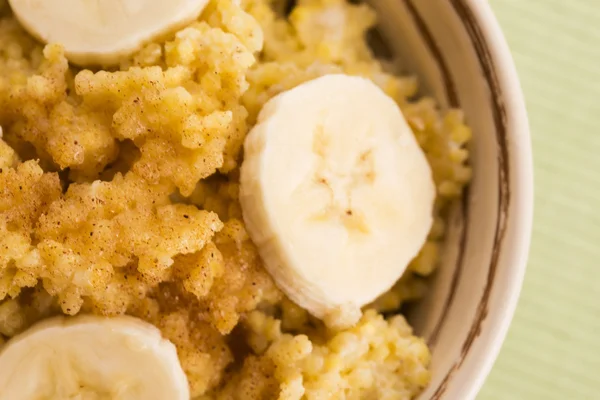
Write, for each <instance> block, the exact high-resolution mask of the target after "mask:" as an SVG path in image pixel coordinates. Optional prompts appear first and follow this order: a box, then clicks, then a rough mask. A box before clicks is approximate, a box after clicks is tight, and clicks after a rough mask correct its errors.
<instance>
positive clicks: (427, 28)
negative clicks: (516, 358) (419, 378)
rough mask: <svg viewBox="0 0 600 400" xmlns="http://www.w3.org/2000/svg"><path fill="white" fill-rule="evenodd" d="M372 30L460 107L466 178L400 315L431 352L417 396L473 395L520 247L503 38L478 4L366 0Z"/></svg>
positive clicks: (512, 301)
mask: <svg viewBox="0 0 600 400" xmlns="http://www.w3.org/2000/svg"><path fill="white" fill-rule="evenodd" d="M370 3H371V5H372V6H374V7H375V8H376V10H377V11H378V14H379V19H380V27H379V30H380V32H381V33H382V36H383V37H384V40H385V42H386V43H387V44H388V47H390V48H391V49H392V51H393V52H394V53H397V54H398V55H400V56H401V59H402V60H405V62H406V64H405V65H403V67H404V68H405V69H406V70H407V71H410V72H414V73H416V74H417V75H418V76H419V77H420V79H421V83H422V85H423V87H424V89H423V91H424V93H425V94H429V95H432V96H434V97H435V98H437V100H438V101H439V102H440V104H441V105H442V107H444V108H447V107H459V108H461V109H463V110H464V112H465V115H466V119H467V122H468V124H469V125H470V126H471V127H472V129H473V136H474V138H473V142H472V145H471V152H472V160H471V161H472V165H473V169H474V176H473V181H472V184H471V185H470V187H469V189H468V191H467V193H466V196H465V199H464V201H463V202H462V204H460V205H457V206H456V208H455V210H454V212H453V215H452V218H451V224H450V225H451V228H450V231H449V236H448V238H447V243H446V253H445V256H444V261H443V263H442V265H441V267H440V270H439V271H438V272H437V273H436V275H435V277H434V278H433V282H432V287H431V290H430V291H429V295H428V297H427V298H426V299H425V300H424V301H422V302H420V303H419V304H417V305H416V306H414V307H413V308H412V309H411V310H409V320H410V322H411V323H412V324H413V326H414V327H415V329H416V332H417V333H418V334H421V335H423V336H424V337H425V338H426V339H427V340H428V341H429V344H430V346H431V347H432V349H433V361H432V371H433V379H432V381H431V384H430V386H429V387H428V388H427V390H426V391H425V392H424V393H423V394H422V395H421V397H420V398H419V399H420V400H429V399H431V400H433V399H435V400H439V399H444V400H469V399H473V398H474V397H475V395H476V394H477V392H478V391H479V389H480V388H481V386H482V384H483V382H484V380H485V378H486V376H487V374H488V373H489V371H490V369H491V367H492V365H493V363H494V361H495V359H496V357H497V355H498V352H499V350H500V347H501V345H502V342H503V340H504V338H505V335H506V332H507V330H508V327H509V324H510V321H511V319H512V316H513V313H514V310H515V306H516V304H517V299H518V297H519V292H520V289H521V284H522V280H523V276H524V272H525V265H526V260H527V253H528V248H529V240H530V232H531V221H532V204H533V177H532V159H531V147H530V137H529V131H528V123H527V114H526V110H525V104H524V101H523V96H522V92H521V89H520V85H519V80H518V78H517V74H516V71H515V67H514V64H513V61H512V57H511V55H510V52H509V49H508V46H507V44H506V41H505V38H504V36H503V34H502V32H501V30H500V28H499V26H498V22H497V21H496V19H495V17H494V15H493V13H492V10H491V8H490V6H489V4H488V3H487V2H486V1H484V0H371V1H370Z"/></svg>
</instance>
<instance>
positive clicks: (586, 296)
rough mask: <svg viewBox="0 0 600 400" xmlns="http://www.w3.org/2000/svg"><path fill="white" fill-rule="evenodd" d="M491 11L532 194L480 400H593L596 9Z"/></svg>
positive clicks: (598, 95)
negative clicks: (525, 248)
mask: <svg viewBox="0 0 600 400" xmlns="http://www.w3.org/2000/svg"><path fill="white" fill-rule="evenodd" d="M482 1H483V0H482ZM489 1H490V3H491V5H492V7H493V8H494V10H495V12H496V15H497V17H498V19H499V21H500V24H501V26H502V28H503V30H504V32H505V34H506V37H507V39H508V42H509V45H510V47H511V49H512V52H513V56H514V58H515V62H516V64H517V69H518V71H519V75H520V78H521V84H522V86H523V90H524V92H525V97H526V100H527V107H528V111H529V118H530V124H531V129H532V136H533V148H534V164H535V190H536V193H535V216H534V228H533V243H532V248H531V256H530V261H529V265H528V270H527V275H526V278H525V285H524V287H523V292H522V295H521V299H520V302H519V306H518V309H517V313H516V315H515V318H514V320H513V324H512V326H511V329H510V332H509V335H508V338H507V340H506V342H505V344H504V347H503V349H502V352H501V354H500V357H499V359H498V361H497V363H496V365H495V367H494V369H493V371H492V374H491V375H490V377H489V378H488V380H487V382H486V384H485V386H484V388H483V390H482V392H481V393H480V395H479V397H478V400H505V399H508V400H513V399H514V400H521V399H524V400H537V399H544V400H554V399H557V400H558V399H560V400H563V399H564V400H571V399H573V400H579V399H585V400H587V399H591V400H592V399H593V400H595V399H600V265H599V264H598V262H597V260H598V259H599V258H600V212H599V208H600V177H599V175H600V154H599V153H600V0H489ZM456 400H460V399H456Z"/></svg>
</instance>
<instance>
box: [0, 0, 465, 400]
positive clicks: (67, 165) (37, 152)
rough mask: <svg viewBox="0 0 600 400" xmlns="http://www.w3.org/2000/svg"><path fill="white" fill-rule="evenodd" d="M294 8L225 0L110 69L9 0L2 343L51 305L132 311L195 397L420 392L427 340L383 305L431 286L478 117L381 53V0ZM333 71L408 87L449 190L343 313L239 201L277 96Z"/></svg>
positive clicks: (0, 173)
mask: <svg viewBox="0 0 600 400" xmlns="http://www.w3.org/2000/svg"><path fill="white" fill-rule="evenodd" d="M284 9H285V5H284V4H283V3H282V2H280V1H277V0H242V1H241V4H239V2H236V1H235V0H232V1H228V0H212V1H210V2H209V3H208V5H207V6H206V8H205V9H204V10H203V11H202V14H201V15H200V17H199V19H197V20H196V21H193V22H191V23H189V24H187V25H186V26H184V27H183V28H181V29H179V30H178V31H177V32H176V33H173V34H171V35H170V36H168V37H167V38H166V39H164V40H163V41H157V42H152V43H150V44H146V45H145V46H144V47H143V48H142V49H141V50H139V51H138V52H136V53H135V54H133V55H132V56H130V57H127V58H125V59H122V60H121V61H120V64H119V65H117V66H116V67H110V68H106V69H104V70H102V69H98V68H91V69H83V68H82V67H79V66H76V65H74V64H70V63H69V62H68V61H67V58H66V56H65V50H64V48H63V47H62V46H61V45H60V44H49V45H45V46H44V45H42V44H40V43H39V42H38V41H36V39H34V38H33V37H32V36H30V35H29V34H28V33H27V32H26V31H25V30H24V29H23V28H22V27H21V25H20V23H19V22H18V21H17V19H16V18H15V17H14V16H13V15H12V14H11V8H10V7H9V5H8V4H7V3H6V2H4V1H3V0H0V10H1V11H0V13H1V14H0V15H1V19H0V43H1V45H0V126H1V127H2V139H1V140H0V351H2V346H3V345H4V346H6V344H5V343H6V342H7V341H8V340H9V339H10V338H12V337H13V336H15V335H17V334H19V333H21V332H24V331H26V330H27V329H28V328H29V327H30V326H31V325H33V324H35V323H36V322H38V321H40V320H43V319H46V318H48V317H53V316H56V315H60V314H66V315H70V316H74V315H78V314H82V315H83V314H96V315H102V316H110V317H116V316H119V315H122V314H127V315H130V316H133V317H137V318H139V319H142V320H144V321H146V322H149V323H150V324H152V325H154V326H156V327H157V328H159V329H160V332H161V333H162V335H163V337H164V338H166V339H168V340H169V341H171V342H172V343H173V344H174V345H175V348H176V350H177V355H178V358H179V362H180V364H181V367H182V369H183V371H184V372H185V376H186V377H187V382H188V385H189V390H190V396H191V398H193V399H219V400H220V399H223V400H224V399H282V400H287V399H303V398H306V399H338V398H339V399H341V398H346V399H407V400H408V399H412V398H413V397H415V396H416V395H417V394H418V393H420V391H421V390H422V389H423V388H424V387H425V386H426V385H427V384H428V381H429V371H428V364H429V358H430V353H429V350H428V348H427V345H426V343H425V342H424V340H422V339H421V338H419V337H416V336H414V335H413V333H412V330H411V328H410V326H409V325H408V324H407V322H406V321H405V319H404V318H403V316H402V315H395V316H391V317H384V315H383V313H385V315H386V316H387V315H390V313H392V312H393V311H396V310H398V309H399V307H400V306H401V304H403V303H404V302H407V301H413V300H416V299H418V298H419V297H421V296H422V295H423V293H424V291H425V290H426V279H425V278H426V277H427V276H429V275H430V274H431V273H432V272H433V271H434V270H435V267H436V264H437V262H438V259H439V257H440V254H439V253H440V244H441V241H442V240H443V238H444V232H445V217H446V214H447V211H448V206H449V204H450V203H451V202H452V201H454V200H456V199H457V198H459V197H460V196H461V194H462V189H463V187H464V186H465V185H466V184H467V183H468V181H469V180H470V175H471V170H470V168H469V167H468V165H467V161H468V160H467V159H468V152H467V150H466V149H465V144H466V143H467V142H468V141H469V139H470V136H471V132H470V129H469V128H468V127H467V126H466V125H464V123H463V117H462V114H461V112H460V111H458V110H450V111H445V112H442V111H440V110H439V109H438V108H437V107H436V104H435V102H434V100H432V99H430V98H420V99H416V100H415V96H416V93H417V82H416V80H415V79H414V78H413V77H407V76H398V75H395V74H394V72H393V68H392V67H391V63H389V62H385V61H379V60H377V59H376V58H375V56H374V55H373V53H372V52H371V50H370V49H369V46H368V44H367V42H366V39H365V34H366V32H367V31H368V30H370V29H371V28H372V27H373V26H374V24H375V23H376V16H375V14H374V12H373V11H372V10H371V9H370V8H369V7H368V6H366V5H364V4H359V5H356V4H351V3H349V2H347V1H346V0H303V1H302V0H301V1H299V2H298V4H297V5H296V6H295V7H294V8H293V9H292V10H291V11H290V12H289V13H286V12H285V10H284ZM334 74H335V75H341V74H345V75H352V76H359V77H363V78H368V79H369V80H370V81H371V82H373V83H374V84H375V85H377V86H378V87H379V88H380V89H381V90H382V91H383V92H384V93H385V94H386V95H387V96H388V97H389V98H391V99H392V100H393V101H394V102H395V103H396V104H397V106H398V107H399V109H400V110H401V111H402V114H403V115H404V118H405V119H406V121H407V122H408V124H409V125H410V128H411V129H412V132H413V133H414V137H415V138H416V143H418V145H419V146H420V148H421V149H422V151H423V152H424V154H425V156H426V160H427V162H428V165H429V167H430V168H431V174H432V177H433V183H434V185H435V189H436V190H435V193H436V196H435V202H434V204H433V220H432V221H433V222H432V225H431V229H430V230H429V232H428V235H427V238H426V240H425V241H424V244H422V246H420V251H419V252H418V255H417V256H416V257H415V258H414V259H413V260H412V261H411V262H410V264H409V265H408V267H407V269H406V271H405V272H404V274H403V275H402V277H401V278H400V279H399V280H398V281H397V283H396V284H394V285H393V287H392V288H391V289H390V290H389V291H387V292H386V293H384V294H382V295H381V296H379V297H378V298H377V299H376V300H375V301H373V302H371V303H370V304H369V305H366V306H364V307H362V315H361V316H360V315H359V318H360V319H359V320H358V322H356V321H353V323H352V324H349V325H348V326H344V327H343V328H341V327H336V326H335V324H328V323H323V322H322V321H321V319H322V318H317V317H315V316H314V315H312V314H314V313H313V312H312V310H311V313H309V312H308V311H307V310H306V309H305V308H306V307H307V306H304V308H303V307H300V306H299V305H298V302H297V301H292V300H290V295H289V294H288V293H287V292H285V291H282V290H280V287H281V285H278V284H276V282H274V280H273V278H272V274H270V273H268V272H267V269H265V268H264V263H263V258H264V257H261V255H263V252H260V255H259V250H258V249H257V246H256V243H254V242H255V240H252V239H254V236H252V235H249V234H248V233H247V229H246V227H245V224H244V222H243V221H244V216H243V213H242V207H241V205H240V166H241V164H242V160H243V154H242V153H243V146H244V140H245V138H246V137H247V134H248V132H249V131H250V130H251V129H252V128H253V127H254V126H255V124H256V123H257V120H260V119H259V114H260V112H261V110H262V109H263V106H264V105H265V104H267V103H268V102H269V101H270V100H272V99H273V98H274V97H275V96H277V95H279V94H281V93H284V92H288V91H290V90H292V89H294V88H297V87H298V86H299V85H301V84H304V83H305V82H309V81H314V80H315V79H317V78H319V77H322V76H325V75H334ZM426 233H427V232H426ZM251 237H252V238H251ZM284 292H285V294H284ZM294 300H295V299H294ZM9 343H10V342H9ZM6 347H8V346H6ZM0 354H1V353H0ZM1 390H2V389H1V388H0V391H1ZM65 390H71V389H69V388H67V389H65ZM73 390H75V389H73ZM65 393H66V392H65ZM1 398H2V394H1V392H0V399H1ZM55 398H58V397H55ZM91 398H96V397H91ZM97 398H98V399H99V398H103V397H97ZM106 398H110V397H106Z"/></svg>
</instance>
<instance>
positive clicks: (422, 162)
mask: <svg viewBox="0 0 600 400" xmlns="http://www.w3.org/2000/svg"><path fill="white" fill-rule="evenodd" d="M244 151H245V152H244V162H243V164H242V167H241V190H240V202H241V205H242V210H243V216H244V221H245V223H246V226H247V229H248V232H249V234H250V236H251V238H252V239H253V241H254V242H255V243H256V245H257V246H258V249H259V252H260V255H261V257H262V259H263V261H264V263H265V267H266V268H267V270H268V271H269V273H270V274H271V275H272V276H273V278H274V280H275V281H276V283H277V285H278V286H279V287H280V288H281V290H282V291H283V292H285V293H286V294H287V295H288V296H289V297H290V298H291V299H292V300H293V301H294V302H296V303H297V304H299V305H300V306H302V307H304V308H305V309H307V310H308V311H309V312H310V313H311V314H313V315H314V316H316V317H318V318H321V319H323V320H324V321H325V323H326V324H327V325H329V326H331V327H337V328H343V327H347V326H350V325H352V324H354V323H355V322H356V321H357V320H358V318H359V317H360V314H361V313H360V307H361V306H363V305H365V304H367V303H369V302H371V301H373V300H374V299H375V298H376V297H377V296H379V295H380V294H382V293H384V292H385V291H387V290H388V289H389V288H390V287H391V286H392V285H393V284H394V282H396V280H397V279H398V278H399V277H400V276H401V275H402V273H403V272H404V270H405V269H406V266H407V265H408V263H409V262H410V261H411V259H412V258H413V257H415V256H416V254H417V253H418V251H419V249H420V248H421V246H422V245H423V243H424V242H425V240H426V238H427V234H428V232H429V229H430V227H431V224H432V220H433V218H432V209H433V202H434V198H435V188H434V184H433V180H432V174H431V169H430V166H429V164H428V163H427V160H426V158H425V155H424V153H423V151H422V150H421V149H420V147H419V145H418V144H417V142H416V140H415V137H414V135H413V133H412V131H411V129H410V127H409V126H408V124H407V123H406V121H405V119H404V117H403V115H402V114H401V112H400V110H399V108H398V106H397V105H396V104H395V102H394V101H393V100H392V99H391V98H389V97H388V96H387V95H385V94H384V93H383V92H382V91H381V90H380V89H379V88H378V87H377V86H376V85H375V84H373V83H372V82H371V81H369V80H367V79H363V78H359V77H351V76H346V75H327V76H324V77H321V78H317V79H315V80H312V81H310V82H307V83H304V84H302V85H300V86H298V87H296V88H294V89H292V90H289V91H287V92H284V93H282V94H280V95H278V96H276V97H275V98H273V99H271V100H270V101H268V102H267V104H265V106H264V108H263V109H262V110H261V113H260V115H259V117H258V123H257V124H256V126H255V127H254V128H253V129H252V130H251V132H250V133H249V134H248V137H247V138H246V142H245V145H244Z"/></svg>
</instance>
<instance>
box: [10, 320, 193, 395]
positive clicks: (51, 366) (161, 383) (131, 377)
mask: <svg viewBox="0 0 600 400" xmlns="http://www.w3.org/2000/svg"><path fill="white" fill-rule="evenodd" d="M0 371H2V373H1V374H0V398H2V399H10V400H34V399H123V400H125V399H127V400H136V399H140V400H142V399H143V400H154V399H155V400H164V399H173V400H189V398H190V393H189V389H188V383H187V379H186V376H185V374H184V372H183V370H182V368H181V365H180V364H179V359H178V358H177V351H176V350H175V346H174V345H173V344H172V343H171V342H169V341H168V340H165V339H163V338H162V337H161V334H160V331H159V330H158V329H157V328H155V327H154V326H152V325H150V324H148V323H146V322H143V321H141V320H138V319H136V318H133V317H126V316H121V317H116V318H102V317H95V316H82V317H75V318H63V317H61V318H53V319H50V320H47V321H44V322H41V323H39V324H38V325H35V326H34V327H32V328H31V329H29V330H27V331H26V332H24V333H23V334H21V335H19V336H16V337H15V338H13V339H12V340H11V341H9V342H8V343H7V344H6V345H5V346H4V348H3V349H2V351H1V352H0Z"/></svg>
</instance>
